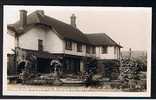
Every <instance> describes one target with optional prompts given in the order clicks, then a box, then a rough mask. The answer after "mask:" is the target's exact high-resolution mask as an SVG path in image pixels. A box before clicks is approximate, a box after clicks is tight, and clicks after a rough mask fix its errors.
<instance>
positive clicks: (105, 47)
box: [102, 46, 108, 54]
mask: <svg viewBox="0 0 156 100" xmlns="http://www.w3.org/2000/svg"><path fill="white" fill-rule="evenodd" d="M107 49H108V47H107V46H103V47H102V54H106V53H107V52H108V50H107Z"/></svg>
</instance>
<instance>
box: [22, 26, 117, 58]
mask: <svg viewBox="0 0 156 100" xmlns="http://www.w3.org/2000/svg"><path fill="white" fill-rule="evenodd" d="M38 39H41V40H43V50H44V51H46V52H49V53H65V54H70V55H77V56H87V57H97V59H118V58H119V48H118V47H117V48H114V46H108V50H107V51H108V52H107V54H102V46H101V47H96V54H87V53H86V45H85V44H83V45H82V52H77V43H76V42H72V50H66V49H65V41H64V40H62V39H60V38H59V37H58V36H57V35H56V33H55V32H54V31H52V30H51V29H47V28H46V29H45V27H43V26H36V27H33V28H32V29H30V30H29V31H27V32H26V33H25V34H23V35H21V36H20V38H19V46H20V47H21V48H25V49H31V50H38ZM114 50H116V54H114Z"/></svg>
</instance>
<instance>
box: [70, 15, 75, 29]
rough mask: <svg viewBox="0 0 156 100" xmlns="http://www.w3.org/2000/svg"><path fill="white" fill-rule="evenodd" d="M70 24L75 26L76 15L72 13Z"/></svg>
mask: <svg viewBox="0 0 156 100" xmlns="http://www.w3.org/2000/svg"><path fill="white" fill-rule="evenodd" d="M71 25H72V26H73V27H75V28H76V16H75V14H72V16H71Z"/></svg>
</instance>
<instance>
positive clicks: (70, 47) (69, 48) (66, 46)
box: [65, 40, 72, 50]
mask: <svg viewBox="0 0 156 100" xmlns="http://www.w3.org/2000/svg"><path fill="white" fill-rule="evenodd" d="M65 49H66V50H72V41H69V40H67V41H65Z"/></svg>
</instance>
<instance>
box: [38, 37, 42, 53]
mask: <svg viewBox="0 0 156 100" xmlns="http://www.w3.org/2000/svg"><path fill="white" fill-rule="evenodd" d="M38 50H39V51H43V40H42V39H38Z"/></svg>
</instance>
